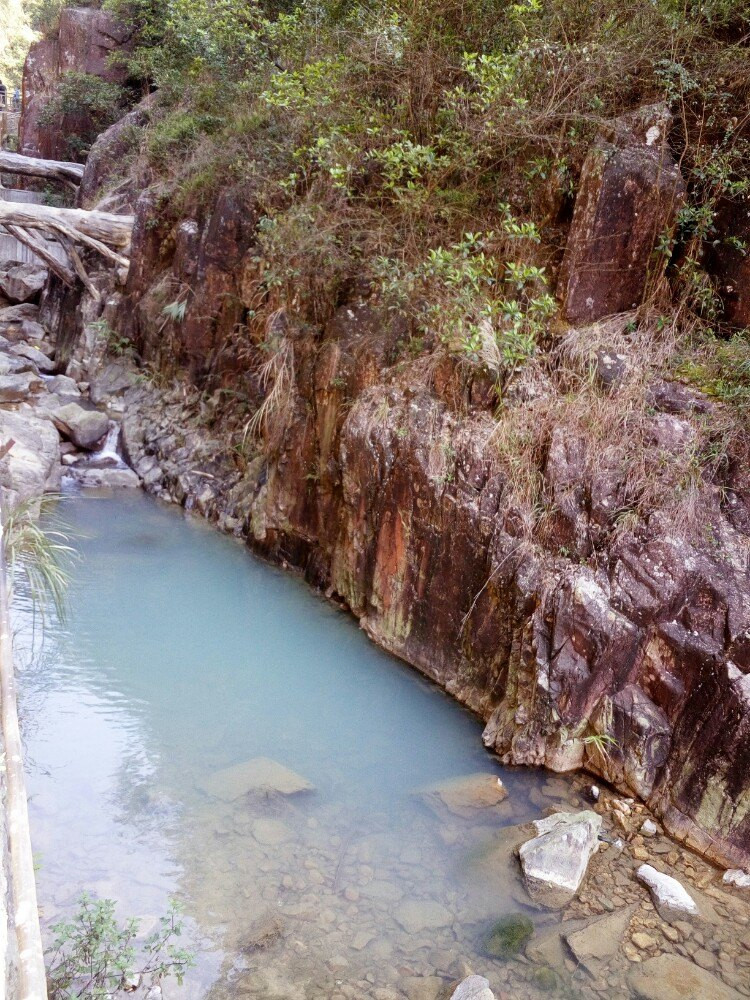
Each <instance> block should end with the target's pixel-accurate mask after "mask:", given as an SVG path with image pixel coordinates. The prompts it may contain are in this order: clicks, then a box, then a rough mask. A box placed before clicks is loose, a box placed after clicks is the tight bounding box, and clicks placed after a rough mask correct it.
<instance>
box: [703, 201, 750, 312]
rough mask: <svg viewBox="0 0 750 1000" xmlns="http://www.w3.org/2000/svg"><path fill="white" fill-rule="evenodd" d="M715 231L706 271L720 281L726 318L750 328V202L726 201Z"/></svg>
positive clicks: (719, 287)
mask: <svg viewBox="0 0 750 1000" xmlns="http://www.w3.org/2000/svg"><path fill="white" fill-rule="evenodd" d="M714 228H715V232H716V236H715V239H714V240H712V242H711V243H710V245H709V246H708V248H707V250H708V252H707V254H706V268H707V270H708V271H709V273H711V274H712V275H714V277H715V278H716V281H717V284H718V289H719V294H720V295H721V298H722V301H723V303H724V316H723V318H724V319H725V320H726V321H727V322H728V323H731V324H732V325H733V326H750V254H748V247H750V199H747V198H738V199H737V200H736V201H730V200H729V199H726V200H724V201H723V202H722V203H721V204H720V206H719V210H718V211H717V213H716V218H715V220H714Z"/></svg>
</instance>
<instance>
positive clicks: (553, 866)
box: [518, 810, 602, 910]
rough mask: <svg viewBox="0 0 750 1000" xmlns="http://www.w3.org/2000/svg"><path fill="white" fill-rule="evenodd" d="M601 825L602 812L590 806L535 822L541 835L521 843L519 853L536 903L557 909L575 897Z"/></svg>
mask: <svg viewBox="0 0 750 1000" xmlns="http://www.w3.org/2000/svg"><path fill="white" fill-rule="evenodd" d="M601 825H602V819H601V816H598V815H597V814H596V813H595V812H591V811H590V810H585V811H584V812H580V813H555V814H554V815H553V816H548V817H547V818H546V819H541V820H537V821H536V822H535V823H534V826H535V828H536V830H537V833H538V836H537V837H534V839H533V840H529V841H527V842H526V843H525V844H522V846H521V848H520V850H519V852H518V854H519V857H520V859H521V868H522V870H523V876H524V881H525V883H526V889H527V891H528V893H529V895H530V896H531V898H532V899H533V900H534V902H535V903H538V904H539V905H541V906H546V907H548V908H550V909H556V910H557V909H561V908H562V907H563V906H566V905H567V904H568V903H569V902H570V901H571V900H572V899H573V898H574V897H575V895H576V893H577V892H578V890H579V888H580V886H581V883H582V882H583V878H584V876H585V874H586V869H587V868H588V863H589V860H590V858H591V856H592V854H594V852H595V851H596V850H597V847H598V836H599V830H600V829H601Z"/></svg>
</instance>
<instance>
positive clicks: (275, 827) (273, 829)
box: [251, 817, 294, 847]
mask: <svg viewBox="0 0 750 1000" xmlns="http://www.w3.org/2000/svg"><path fill="white" fill-rule="evenodd" d="M251 829H252V831H253V836H254V837H255V839H256V840H257V841H258V843H259V844H263V845H264V846H266V847H276V846H277V845H278V844H285V843H286V842H287V841H289V840H293V839H294V834H293V833H292V831H291V830H290V829H289V827H288V826H287V825H286V823H282V822H281V820H280V819H267V818H265V817H263V818H261V819H256V820H255V821H254V823H253V825H252V827H251Z"/></svg>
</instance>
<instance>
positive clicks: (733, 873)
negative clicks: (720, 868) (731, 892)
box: [722, 868, 750, 889]
mask: <svg viewBox="0 0 750 1000" xmlns="http://www.w3.org/2000/svg"><path fill="white" fill-rule="evenodd" d="M722 882H723V883H724V885H733V886H734V887H735V888H737V889H750V872H743V871H742V869H741V868H730V869H729V871H727V872H724V878H723V879H722Z"/></svg>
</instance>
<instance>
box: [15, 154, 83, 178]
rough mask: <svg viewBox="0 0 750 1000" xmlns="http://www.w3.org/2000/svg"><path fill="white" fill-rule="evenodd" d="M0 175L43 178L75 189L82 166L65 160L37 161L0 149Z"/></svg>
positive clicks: (33, 157)
mask: <svg viewBox="0 0 750 1000" xmlns="http://www.w3.org/2000/svg"><path fill="white" fill-rule="evenodd" d="M0 173H6V174H23V176H24V177H44V178H46V179H47V180H53V181H62V182H63V183H65V184H68V185H69V186H71V187H75V186H76V185H77V184H80V182H81V178H82V177H83V164H82V163H68V162H67V161H65V160H39V159H37V158H36V157H35V156H22V155H21V153H11V152H9V151H8V150H5V149H1V150H0Z"/></svg>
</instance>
